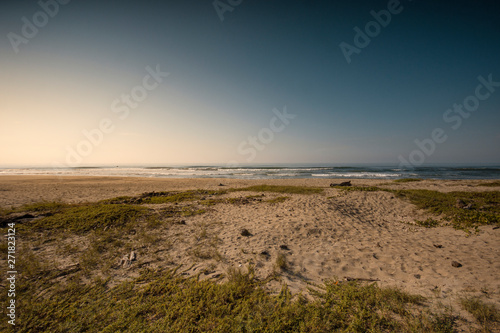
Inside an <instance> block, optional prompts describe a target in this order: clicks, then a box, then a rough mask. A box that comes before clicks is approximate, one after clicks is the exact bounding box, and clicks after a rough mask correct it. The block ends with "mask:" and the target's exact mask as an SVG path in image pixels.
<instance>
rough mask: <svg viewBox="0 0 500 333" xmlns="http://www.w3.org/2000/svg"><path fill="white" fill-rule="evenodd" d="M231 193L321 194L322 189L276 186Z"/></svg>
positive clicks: (243, 189)
mask: <svg viewBox="0 0 500 333" xmlns="http://www.w3.org/2000/svg"><path fill="white" fill-rule="evenodd" d="M231 191H234V192H236V191H250V192H273V193H288V194H318V193H322V192H323V189H322V188H317V187H306V186H278V185H255V186H250V187H243V188H235V189H231Z"/></svg>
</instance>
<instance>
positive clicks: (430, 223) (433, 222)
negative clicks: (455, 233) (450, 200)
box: [415, 218, 439, 228]
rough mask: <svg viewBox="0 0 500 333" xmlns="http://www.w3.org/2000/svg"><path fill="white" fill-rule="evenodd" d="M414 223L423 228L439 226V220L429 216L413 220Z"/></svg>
mask: <svg viewBox="0 0 500 333" xmlns="http://www.w3.org/2000/svg"><path fill="white" fill-rule="evenodd" d="M415 223H416V224H418V225H419V226H422V227H425V228H435V227H437V226H439V222H438V221H436V220H434V219H431V218H428V219H427V220H425V221H419V220H415Z"/></svg>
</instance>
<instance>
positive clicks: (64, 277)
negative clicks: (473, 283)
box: [0, 185, 500, 332]
mask: <svg viewBox="0 0 500 333" xmlns="http://www.w3.org/2000/svg"><path fill="white" fill-rule="evenodd" d="M342 189H343V190H345V191H389V192H391V193H392V194H393V195H395V196H398V197H401V198H403V199H406V200H409V201H410V202H412V203H414V204H415V205H417V206H418V207H419V208H422V209H427V210H429V211H430V212H433V213H435V214H437V215H442V216H445V217H448V218H449V219H452V221H455V220H453V219H456V221H458V222H456V223H469V222H470V221H471V220H473V222H470V223H473V225H475V224H477V223H482V224H488V223H498V216H499V215H500V212H499V209H500V208H499V192H493V191H491V192H475V193H469V192H467V193H466V192H451V193H440V192H434V191H424V190H401V191H394V190H386V189H383V188H378V187H363V186H358V187H345V188H344V187H342ZM236 191H248V192H270V193H273V194H272V195H269V197H270V198H267V197H266V196H267V194H266V195H264V194H259V195H253V194H254V193H249V194H252V195H249V196H246V197H241V198H227V197H223V196H221V195H222V194H230V193H233V192H236ZM322 191H323V190H322V189H319V188H311V187H297V186H267V185H262V186H252V187H247V188H243V189H236V190H235V189H230V190H225V191H203V190H196V191H184V192H161V193H154V192H153V193H149V194H144V195H141V196H136V197H119V198H114V199H109V200H104V201H100V202H97V203H85V204H78V205H75V204H64V203H58V202H45V203H39V204H31V205H26V206H23V207H21V208H16V209H14V210H4V211H2V214H1V215H2V216H1V218H2V219H4V220H8V219H9V218H11V217H12V216H14V217H15V216H17V215H19V214H23V213H30V214H32V215H35V216H36V218H29V220H28V221H25V220H23V221H22V222H19V223H17V225H16V228H17V229H19V233H20V234H22V235H23V236H22V237H23V243H22V244H21V245H20V246H19V247H18V249H17V251H18V253H17V257H18V258H19V259H18V261H17V262H16V269H17V270H18V271H19V272H21V273H20V275H19V277H20V278H19V279H18V280H17V296H16V301H17V302H18V303H17V306H18V309H20V311H19V312H18V317H17V321H16V324H17V325H16V328H17V331H19V332H214V331H215V332H252V331H253V332H332V331H341V332H422V331H426V332H454V331H455V330H454V329H455V318H454V317H453V316H451V315H449V314H446V313H445V314H431V313H429V312H428V310H426V308H425V304H424V302H425V299H424V298H423V297H421V296H417V295H410V294H407V293H405V292H402V291H401V290H398V289H394V288H380V287H378V286H377V285H376V284H375V283H373V284H368V283H366V282H356V281H349V282H347V281H339V280H331V281H326V282H325V283H324V284H322V285H316V286H315V288H314V289H310V291H309V292H310V294H311V297H310V298H308V299H306V298H305V297H303V296H301V295H300V294H299V295H292V294H291V292H290V291H289V290H288V288H287V287H286V285H283V288H282V290H281V292H280V293H279V294H278V295H273V294H272V293H270V292H269V291H268V290H267V286H266V283H267V282H269V281H270V280H276V281H282V280H281V275H283V274H293V272H292V270H293V261H290V262H289V261H288V260H287V257H286V254H285V253H283V252H279V253H278V254H277V256H276V257H275V258H273V260H274V261H273V262H272V264H273V266H274V269H275V270H274V272H273V273H272V274H271V275H270V276H269V277H267V278H264V279H262V278H261V279H258V278H256V275H255V271H254V268H253V266H249V267H248V268H247V270H246V271H245V270H241V269H238V268H233V267H230V268H229V269H228V270H227V271H226V273H225V274H223V275H221V274H212V273H214V271H213V269H214V268H213V267H215V266H216V265H220V264H221V263H224V262H225V260H226V259H225V255H224V254H222V253H221V252H222V251H221V252H219V250H218V245H219V244H220V242H222V240H221V239H219V237H218V229H217V228H218V225H219V224H220V222H213V221H212V222H208V223H207V222H206V221H204V220H201V219H196V218H195V216H196V215H199V214H204V213H205V212H207V211H209V210H211V209H213V208H211V207H210V206H213V205H217V204H247V203H249V202H262V203H264V204H265V203H271V204H278V203H281V202H284V201H285V200H288V199H289V197H287V196H280V194H314V193H322ZM274 193H278V194H274ZM230 199H231V200H230ZM457 199H460V200H461V201H462V203H463V204H464V205H466V207H468V208H467V209H464V208H459V207H457V202H456V200H457ZM468 214H470V215H468ZM474 214H479V215H474ZM477 216H480V217H481V218H482V219H479V218H477ZM460 218H462V220H460ZM184 219H185V220H184ZM190 219H192V220H190ZM186 221H188V222H187V223H186ZM464 221H465V222H464ZM218 223H219V224H218ZM416 223H417V224H420V225H422V226H425V227H434V226H436V225H438V224H440V223H439V222H438V221H437V220H434V219H428V220H426V221H421V222H419V221H416ZM454 223H455V222H454ZM460 225H462V224H460ZM168 228H171V230H174V231H172V234H171V235H179V236H175V237H176V238H170V237H167V236H165V235H166V234H162V233H161V231H162V230H166V229H168ZM182 230H185V232H184V233H183V231H182ZM3 231H5V230H3ZM177 232H179V234H176V233H177ZM180 243H184V244H188V245H189V248H188V250H186V255H187V256H188V257H190V258H192V260H193V261H194V263H196V265H200V264H201V263H202V262H203V261H208V263H210V265H212V266H210V265H208V266H203V265H201V266H199V268H198V267H196V268H197V270H194V269H193V270H192V271H191V273H190V274H192V273H193V272H196V273H195V274H198V275H195V276H192V275H191V277H186V276H185V271H183V272H179V270H180V267H178V268H177V269H169V268H167V266H168V267H175V265H177V264H173V265H172V264H165V265H163V266H161V265H160V266H154V265H153V266H150V265H149V263H151V262H155V260H156V262H160V261H164V262H171V258H169V257H168V256H169V254H168V253H169V251H170V249H172V247H173V246H179V244H180ZM2 244H4V243H2ZM2 246H3V245H2ZM47 247H50V250H49V251H47V250H45V249H46V248H47ZM2 248H4V247H2ZM41 249H44V250H41ZM51 251H53V252H51ZM2 253H3V256H5V253H6V251H5V249H4V250H3V251H2ZM51 253H55V254H56V255H57V256H58V257H59V256H61V257H64V260H62V261H60V262H58V263H55V261H54V257H50V255H52V254H51ZM131 253H136V254H137V255H138V256H139V257H140V261H135V263H136V264H135V265H136V266H133V267H134V271H133V274H130V275H128V276H127V278H126V279H125V278H124V276H125V275H127V272H128V270H129V269H130V266H126V265H125V263H122V260H123V259H122V260H120V258H123V257H124V255H125V261H126V258H130V257H131V256H132V254H131ZM158 253H161V255H160V254H158ZM48 254H49V255H48ZM156 258H159V259H156ZM122 264H123V265H125V266H122ZM169 265H170V266H169ZM193 266H194V264H193ZM193 266H191V268H193ZM141 267H142V268H141ZM191 268H190V269H191ZM117 276H119V278H117ZM0 302H1V303H2V304H6V303H5V302H7V295H6V293H1V294H0ZM461 304H462V306H463V307H464V309H466V310H467V311H469V312H470V313H471V314H472V315H473V316H474V317H475V318H476V319H477V320H478V322H480V323H481V325H482V326H483V328H484V330H485V331H487V330H488V329H489V328H490V327H493V326H492V325H494V324H496V323H497V322H498V321H499V314H498V310H497V309H495V308H494V307H492V306H491V305H488V304H485V303H482V302H481V301H479V300H477V299H466V300H463V301H462V303H461ZM21 310H22V311H21ZM2 311H3V313H4V315H5V311H6V309H5V307H4V310H2ZM6 325H7V323H6V321H2V322H1V323H0V331H1V330H6V329H7V326H6Z"/></svg>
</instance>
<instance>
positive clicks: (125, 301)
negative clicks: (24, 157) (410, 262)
mask: <svg viewBox="0 0 500 333" xmlns="http://www.w3.org/2000/svg"><path fill="white" fill-rule="evenodd" d="M37 269H38V272H37V273H38V274H39V276H40V277H39V278H38V279H36V280H33V282H32V283H31V284H24V285H23V286H22V287H23V288H25V289H24V290H23V291H22V292H20V293H19V295H18V302H19V304H18V306H19V308H20V309H23V311H19V313H18V319H17V322H16V323H17V327H16V328H17V331H18V332H54V333H58V332H332V331H335V332H336V331H341V332H388V331H390V332H396V331H397V332H419V331H424V330H425V331H426V332H447V331H446V330H443V329H442V326H443V319H441V317H437V316H433V315H430V314H417V313H413V312H412V311H411V308H412V307H414V306H418V305H419V304H421V302H422V301H423V298H422V297H420V296H414V295H409V294H407V293H404V292H402V291H400V290H398V289H388V288H379V287H377V286H376V285H374V284H372V285H363V284H359V283H356V282H349V283H339V282H337V281H328V282H326V283H325V285H324V287H323V291H320V292H318V291H315V292H314V297H315V299H314V300H310V301H308V300H306V299H305V298H304V297H301V296H298V297H296V299H293V297H292V296H293V295H292V294H291V293H290V291H289V290H288V288H287V287H286V286H283V288H282V290H281V292H280V293H279V295H276V296H273V295H270V294H269V293H268V292H266V291H265V290H264V289H263V288H262V282H261V281H259V280H257V279H255V274H254V271H253V269H252V268H251V267H249V269H248V271H247V272H244V271H241V270H238V269H234V268H233V269H229V270H228V272H227V274H226V276H227V278H228V280H227V282H224V283H215V282H213V281H210V280H205V281H197V279H196V278H184V277H181V276H179V275H177V274H176V273H175V271H172V270H158V271H155V270H143V271H141V273H140V276H139V277H138V278H135V279H133V280H131V281H129V282H122V283H120V284H118V285H117V286H116V287H113V288H110V287H109V286H108V283H109V280H106V279H94V280H92V281H91V282H90V283H88V284H83V283H80V282H79V281H78V280H77V279H73V280H70V281H69V282H68V283H56V284H53V285H52V286H51V287H52V290H51V291H50V292H47V293H45V294H44V295H43V296H41V297H40V296H38V293H35V289H36V288H37V287H38V288H41V287H43V284H42V283H43V282H45V283H47V282H48V281H47V280H45V281H43V280H44V276H45V279H46V278H47V275H44V274H40V273H41V272H42V273H43V270H44V269H45V267H43V266H40V267H38V268H37ZM30 277H31V276H27V277H26V278H27V279H30ZM0 297H1V298H2V301H3V300H4V299H5V297H6V296H5V295H2V296H0ZM0 325H2V326H3V327H5V326H6V325H7V324H6V323H5V320H4V321H2V323H1V324H0ZM0 327H1V326H0Z"/></svg>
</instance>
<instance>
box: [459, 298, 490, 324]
mask: <svg viewBox="0 0 500 333" xmlns="http://www.w3.org/2000/svg"><path fill="white" fill-rule="evenodd" d="M460 305H462V307H463V308H464V310H466V311H467V312H469V313H470V314H472V316H473V317H474V318H475V319H476V320H477V321H478V322H479V323H480V324H481V326H482V327H483V329H484V331H486V332H489V328H490V326H491V325H492V324H493V323H495V322H500V311H499V310H498V309H497V308H496V307H495V306H494V305H493V304H487V303H484V302H483V301H481V300H480V299H479V298H476V297H468V298H462V299H461V300H460Z"/></svg>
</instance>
